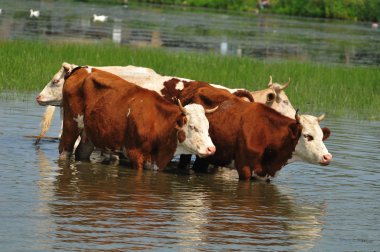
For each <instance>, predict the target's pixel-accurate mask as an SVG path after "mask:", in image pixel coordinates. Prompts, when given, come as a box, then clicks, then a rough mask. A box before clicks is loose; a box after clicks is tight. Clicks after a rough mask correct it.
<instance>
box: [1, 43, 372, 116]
mask: <svg viewBox="0 0 380 252" xmlns="http://www.w3.org/2000/svg"><path fill="white" fill-rule="evenodd" d="M0 59H1V60H0V91H1V92H3V93H4V92H8V91H27V92H35V93H36V94H37V93H38V92H39V91H40V90H41V89H42V88H43V87H44V86H45V84H46V83H47V82H48V81H49V80H50V79H51V78H52V76H53V75H54V74H55V73H56V72H57V71H58V69H59V68H60V66H61V64H62V62H64V61H66V62H70V63H75V64H77V65H92V66H105V65H136V66H145V67H149V68H153V69H154V70H155V71H157V72H158V73H160V74H164V75H172V76H181V77H186V78H190V79H196V80H204V81H207V82H211V83H218V84H222V85H225V86H228V87H243V88H247V89H250V90H259V89H264V88H266V86H267V83H268V80H269V76H270V75H272V76H273V80H274V81H275V82H279V83H283V82H286V81H287V80H288V78H289V77H290V78H291V80H292V82H291V85H290V86H289V88H288V89H287V90H286V93H287V94H288V96H289V98H290V101H291V102H292V104H293V106H294V107H297V108H300V111H301V112H302V113H314V114H318V113H321V112H326V113H328V114H329V115H341V116H348V117H359V118H369V119H380V110H379V108H380V85H379V84H380V83H379V81H380V71H379V69H378V67H353V66H335V65H322V64H316V63H312V62H296V61H281V62H266V61H262V60H255V59H252V58H245V57H243V58H238V57H235V56H234V57H226V56H220V55H215V54H212V53H203V54H201V53H184V52H173V51H169V50H164V49H133V48H129V47H125V46H122V47H121V46H118V45H114V44H104V43H102V44H65V43H62V44H60V43H54V44H52V43H44V42H26V41H16V42H2V43H0Z"/></svg>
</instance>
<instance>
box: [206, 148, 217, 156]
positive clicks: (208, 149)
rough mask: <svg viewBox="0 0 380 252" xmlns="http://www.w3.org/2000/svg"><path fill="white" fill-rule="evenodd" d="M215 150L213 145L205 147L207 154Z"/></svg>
mask: <svg viewBox="0 0 380 252" xmlns="http://www.w3.org/2000/svg"><path fill="white" fill-rule="evenodd" d="M215 151H216V148H215V146H210V147H207V154H208V155H212V154H214V153H215Z"/></svg>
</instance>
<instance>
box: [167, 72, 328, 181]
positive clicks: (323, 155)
mask: <svg viewBox="0 0 380 252" xmlns="http://www.w3.org/2000/svg"><path fill="white" fill-rule="evenodd" d="M164 87H165V88H164V89H163V90H162V93H163V95H164V97H165V98H166V99H170V98H172V97H177V98H178V99H180V100H181V102H182V103H183V104H188V103H198V104H201V105H203V106H204V107H206V108H207V107H215V106H219V107H220V108H219V109H218V110H217V111H216V112H215V113H214V114H213V115H211V114H210V115H207V118H208V119H209V122H210V135H211V139H213V142H214V143H215V145H216V148H217V151H216V153H215V155H214V156H213V157H210V158H208V159H207V160H211V161H212V162H208V163H210V164H214V165H218V166H225V165H227V166H228V165H229V166H230V167H234V165H233V163H232V165H231V164H228V162H220V160H218V157H219V155H221V154H220V153H221V152H222V153H223V154H222V155H227V154H226V153H228V151H230V150H229V149H234V148H236V146H235V145H233V144H232V143H231V142H228V141H227V140H226V139H228V138H229V137H230V136H231V135H233V134H234V133H232V132H234V129H231V127H233V128H234V127H236V128H237V129H238V128H239V124H234V123H233V122H232V121H233V120H235V119H234V118H235V117H236V115H235V114H236V113H239V112H238V111H239V106H240V107H241V109H242V110H243V108H244V107H245V106H247V105H246V103H247V102H244V101H243V100H241V99H237V98H236V96H234V95H232V94H231V93H230V91H228V90H226V89H219V88H215V87H214V86H210V85H208V84H207V83H204V82H199V81H192V82H186V81H181V80H179V79H171V80H169V81H167V82H165V83H164ZM180 88H182V89H180ZM228 100H231V101H235V100H236V102H235V103H233V105H231V104H232V102H231V103H227V102H226V101H228ZM238 101H240V102H238ZM222 104H229V105H228V106H229V107H228V106H227V105H224V106H221V105H222ZM248 104H249V103H248ZM221 108H223V109H221ZM228 108H230V109H231V110H229V109H228ZM256 110H257V111H260V112H263V111H265V113H268V116H269V115H271V114H272V112H271V111H270V110H269V111H268V110H264V109H261V108H260V109H256ZM256 110H252V111H251V113H246V114H244V116H242V118H236V120H238V121H240V123H242V122H243V121H245V120H247V121H249V120H260V116H262V117H263V118H262V119H261V120H262V121H266V120H268V118H266V117H267V116H266V114H265V113H261V114H259V113H258V112H255V111H256ZM221 111H223V115H221V114H220V113H221ZM255 113H256V114H255ZM295 114H296V112H295ZM259 115H260V116H259ZM247 116H248V117H251V118H252V119H251V118H245V117H247ZM277 117H278V116H277ZM323 117H324V115H322V116H320V117H314V116H310V115H297V122H298V123H299V124H300V125H302V130H301V131H302V134H301V137H299V138H298V142H297V145H296V147H295V149H293V153H292V155H291V158H289V160H287V161H286V162H285V163H283V164H282V165H286V164H289V163H291V162H295V161H304V162H307V163H311V164H320V165H328V164H329V163H330V161H331V159H332V155H331V154H330V153H329V152H328V151H327V148H326V147H325V145H324V144H323V140H326V139H327V138H328V137H329V135H330V130H329V129H328V128H323V129H321V128H320V126H319V122H320V121H321V120H322V119H323ZM229 118H230V119H229ZM278 118H280V117H278ZM277 123H281V122H280V121H279V122H277ZM272 124H276V122H275V121H272V122H271V123H267V127H268V128H273V125H272ZM246 125H252V128H253V129H252V130H255V127H258V126H257V125H256V126H255V124H254V123H251V124H249V123H247V124H246ZM230 126H231V127H230ZM247 127H248V126H247ZM216 128H217V130H215V129H216ZM242 130H243V129H242ZM273 137H275V134H273ZM267 138H270V136H267ZM258 141H259V142H260V141H261V140H258ZM232 142H233V141H232ZM228 146H231V147H228ZM234 146H235V147H234ZM230 155H231V156H232V154H230ZM228 161H231V160H230V159H228ZM188 163H189V157H187V158H185V157H181V160H180V164H179V166H180V167H184V166H186V165H187V164H188ZM204 168H205V164H204V163H202V161H199V159H197V160H196V163H195V169H198V170H199V169H201V170H203V169H204ZM274 170H276V169H274ZM255 175H257V176H258V177H262V175H265V176H264V177H267V178H269V177H273V176H274V175H275V173H274V172H270V173H267V174H263V173H258V174H255ZM239 176H240V174H239Z"/></svg>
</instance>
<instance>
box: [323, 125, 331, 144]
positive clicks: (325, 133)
mask: <svg viewBox="0 0 380 252" xmlns="http://www.w3.org/2000/svg"><path fill="white" fill-rule="evenodd" d="M322 132H323V138H322V141H325V140H326V139H327V138H329V137H330V135H331V131H330V129H329V128H326V127H325V128H322Z"/></svg>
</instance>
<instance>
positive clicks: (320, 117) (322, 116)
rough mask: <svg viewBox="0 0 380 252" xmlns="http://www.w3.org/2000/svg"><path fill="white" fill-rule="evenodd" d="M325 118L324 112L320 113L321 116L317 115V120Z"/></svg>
mask: <svg viewBox="0 0 380 252" xmlns="http://www.w3.org/2000/svg"><path fill="white" fill-rule="evenodd" d="M324 118H325V114H322V115H320V116H318V117H317V121H318V122H320V121H322V120H323V119H324Z"/></svg>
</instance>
